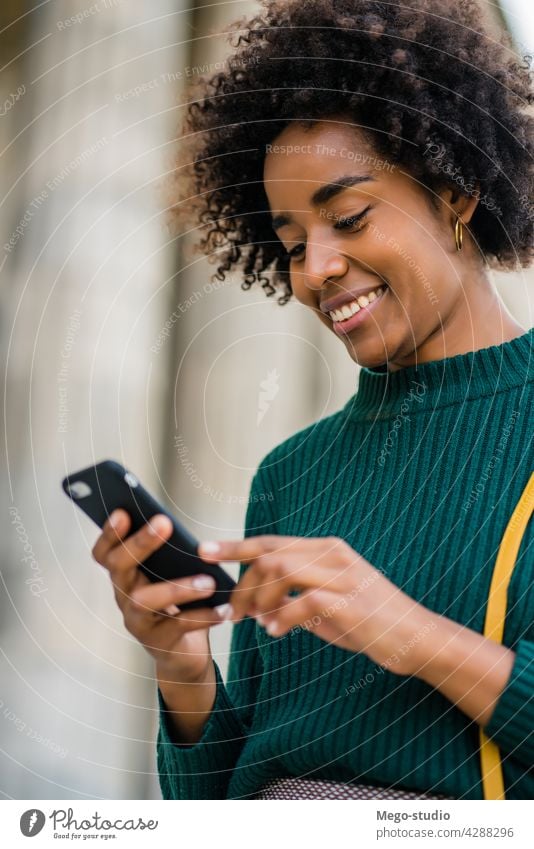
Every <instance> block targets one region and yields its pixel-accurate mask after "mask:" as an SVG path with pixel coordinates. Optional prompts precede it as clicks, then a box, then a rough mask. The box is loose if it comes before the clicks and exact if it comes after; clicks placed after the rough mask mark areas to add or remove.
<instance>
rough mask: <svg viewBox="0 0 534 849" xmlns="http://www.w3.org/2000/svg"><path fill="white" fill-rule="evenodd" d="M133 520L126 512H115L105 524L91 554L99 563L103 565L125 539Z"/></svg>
mask: <svg viewBox="0 0 534 849" xmlns="http://www.w3.org/2000/svg"><path fill="white" fill-rule="evenodd" d="M130 525H131V519H130V516H129V515H128V513H127V512H126V510H114V511H113V512H112V513H111V514H110V515H109V516H108V518H107V521H106V522H104V524H103V526H102V533H101V534H100V536H99V537H98V539H97V541H96V542H95V544H94V546H93V550H92V552H91V554H92V555H93V557H94V559H95V560H96V561H97V563H100V564H102V565H103V563H102V561H103V560H104V559H105V558H106V557H107V555H108V554H109V552H110V551H111V549H112V548H115V546H116V545H118V544H119V543H120V542H121V540H123V539H124V537H125V536H126V534H127V533H128V531H129V530H130Z"/></svg>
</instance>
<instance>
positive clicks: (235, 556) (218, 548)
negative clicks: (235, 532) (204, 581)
mask: <svg viewBox="0 0 534 849" xmlns="http://www.w3.org/2000/svg"><path fill="white" fill-rule="evenodd" d="M301 541H302V540H301V538H300V537H283V536H276V535H267V534H266V535H264V536H257V537H247V538H246V539H243V540H224V541H221V542H213V541H204V542H201V543H200V544H199V547H198V554H199V557H201V558H202V559H203V560H206V561H208V562H210V563H211V562H213V561H219V560H239V561H241V562H245V563H246V562H248V561H249V560H252V559H253V558H254V557H259V555H260V554H264V553H266V552H268V551H277V550H284V549H285V547H286V546H291V545H294V544H295V543H296V542H301Z"/></svg>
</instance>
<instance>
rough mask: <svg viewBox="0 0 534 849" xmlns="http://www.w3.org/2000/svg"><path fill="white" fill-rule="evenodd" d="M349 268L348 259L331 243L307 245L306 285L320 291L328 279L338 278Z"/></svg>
mask: <svg viewBox="0 0 534 849" xmlns="http://www.w3.org/2000/svg"><path fill="white" fill-rule="evenodd" d="M348 269H349V263H348V260H347V258H346V257H345V256H343V254H341V253H339V251H336V250H335V248H332V246H331V245H324V244H318V243H315V244H313V243H310V242H309V241H308V243H307V245H306V259H305V264H304V275H305V282H306V286H307V287H308V288H309V289H312V290H313V291H317V292H318V291H320V290H321V289H322V288H323V286H324V284H325V282H326V281H327V280H334V281H335V280H337V279H340V278H342V277H344V276H345V274H346V273H347V271H348Z"/></svg>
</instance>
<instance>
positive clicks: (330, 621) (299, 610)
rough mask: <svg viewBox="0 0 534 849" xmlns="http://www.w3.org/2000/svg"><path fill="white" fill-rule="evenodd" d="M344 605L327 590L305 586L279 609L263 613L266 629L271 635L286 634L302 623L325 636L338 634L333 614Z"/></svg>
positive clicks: (329, 637) (309, 629)
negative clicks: (302, 590)
mask: <svg viewBox="0 0 534 849" xmlns="http://www.w3.org/2000/svg"><path fill="white" fill-rule="evenodd" d="M341 609H342V604H341V601H340V596H338V595H337V594H336V593H329V592H327V591H326V590H306V591H305V592H303V593H301V594H300V595H299V596H297V597H293V598H292V597H289V598H288V600H287V601H285V602H284V604H282V605H281V606H280V608H279V609H278V611H277V612H276V614H270V615H266V616H264V617H263V622H261V623H260V624H263V625H264V627H265V630H266V631H267V633H268V634H269V635H270V636H271V637H280V636H284V634H286V633H287V632H288V631H290V630H291V629H293V628H296V627H298V626H300V627H301V628H303V629H304V630H307V631H311V632H312V633H314V634H317V636H319V637H322V638H323V639H331V636H332V634H334V633H335V634H338V635H339V628H338V627H336V625H335V619H334V617H335V616H336V614H338V613H339V612H340V610H341Z"/></svg>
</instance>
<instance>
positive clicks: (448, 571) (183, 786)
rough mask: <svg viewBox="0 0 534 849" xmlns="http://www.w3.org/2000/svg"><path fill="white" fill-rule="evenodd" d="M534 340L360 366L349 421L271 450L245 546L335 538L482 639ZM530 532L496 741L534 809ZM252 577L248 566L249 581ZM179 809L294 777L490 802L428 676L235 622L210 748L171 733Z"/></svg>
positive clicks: (258, 479)
mask: <svg viewBox="0 0 534 849" xmlns="http://www.w3.org/2000/svg"><path fill="white" fill-rule="evenodd" d="M532 342H533V330H530V331H528V332H527V333H525V334H524V335H522V336H520V337H519V338H517V339H514V340H512V341H511V342H506V343H504V344H502V345H496V346H493V347H490V348H485V349H482V350H478V351H475V352H471V353H468V354H461V355H458V356H454V357H449V358H446V359H443V360H435V361H433V362H429V363H424V364H422V365H420V366H419V367H416V366H410V367H408V368H405V369H402V370H400V371H396V372H392V373H388V372H387V371H386V370H385V369H384V368H383V367H382V368H378V369H367V368H363V369H362V370H361V372H360V378H359V386H358V391H357V392H356V394H355V395H354V396H353V397H352V398H351V399H350V400H349V401H348V403H347V404H346V405H345V407H344V408H343V409H341V410H340V411H339V412H337V413H335V414H334V415H331V416H328V417H326V418H324V419H321V420H320V421H319V422H317V423H315V424H313V425H312V426H310V427H307V428H306V429H304V430H302V431H300V432H299V433H297V434H295V435H294V436H292V437H290V438H289V439H287V440H286V441H285V442H283V443H282V444H281V445H279V446H277V447H276V448H275V449H273V450H272V451H271V452H270V453H269V454H268V455H267V456H266V457H265V458H264V460H263V461H262V462H261V464H260V466H259V468H258V471H257V473H256V475H255V477H254V480H253V483H252V489H251V499H250V501H249V508H248V511H247V517H246V528H245V535H246V536H256V535H258V534H264V533H275V534H283V535H292V536H303V537H304V536H307V537H314V536H330V535H333V536H337V537H341V538H342V539H344V540H346V541H347V542H348V543H349V544H350V545H351V546H352V547H353V548H354V549H355V550H356V551H358V552H359V553H360V554H362V555H363V556H364V557H365V558H366V559H367V560H368V561H369V562H370V563H372V564H373V565H374V566H376V567H377V568H379V569H381V570H382V571H383V572H384V573H385V574H386V575H387V577H388V578H389V579H390V580H391V581H393V582H394V583H395V584H396V585H397V586H399V587H400V588H401V589H402V590H403V591H404V592H406V593H408V594H409V595H410V596H412V597H413V598H414V599H416V600H417V601H418V602H420V603H421V604H423V605H425V606H426V607H428V608H429V609H430V610H433V611H435V612H437V613H440V614H442V615H443V616H446V617H448V618H450V619H452V620H454V621H455V622H460V623H463V624H464V625H466V626H468V627H469V628H472V629H473V630H474V631H477V632H479V633H482V631H483V627H484V616H485V610H486V603H487V596H488V591H489V586H490V581H491V576H492V571H493V567H494V565H495V559H496V556H497V552H498V548H499V544H500V541H501V538H502V535H503V533H504V530H505V528H506V525H507V522H508V520H509V518H510V516H511V514H512V512H513V510H514V507H515V505H516V504H517V502H518V500H519V498H520V496H521V493H522V492H523V489H524V487H525V486H526V484H527V481H528V479H529V477H530V474H531V472H532V470H533V469H534V452H533V443H532V422H533V415H532V411H533V409H534V403H533V402H534V369H533V358H532V357H533V346H532ZM533 524H534V523H533V522H532V521H531V522H530V523H529V525H528V527H527V530H526V533H525V535H524V537H523V540H522V543H521V547H520V550H519V556H518V559H517V562H516V567H515V570H514V574H513V577H512V581H511V584H510V587H509V593H508V613H507V619H506V625H505V632H504V644H505V645H506V646H508V647H509V648H511V649H512V650H513V651H515V652H516V659H515V663H514V667H513V670H512V675H511V678H510V680H509V682H508V684H507V686H506V688H505V690H504V692H503V693H502V695H501V697H500V699H499V701H498V703H497V706H496V708H495V710H494V713H493V716H492V718H491V721H490V723H489V725H488V726H487V728H486V729H485V730H486V733H487V734H488V735H489V736H491V737H492V738H493V739H494V740H495V742H496V743H497V744H498V745H499V747H500V750H501V756H502V758H503V771H504V779H505V786H506V795H507V798H508V799H532V798H534V592H533V584H534V557H533ZM243 571H244V567H243V566H242V567H241V572H243ZM158 699H159V705H160V709H161V713H160V720H161V721H160V729H159V735H158V742H157V753H158V768H159V774H160V782H161V788H162V792H163V796H164V798H167V799H180V798H182V799H186V798H187V799H215V798H230V799H239V798H247V797H248V798H250V797H251V796H252V795H253V794H254V793H256V792H257V791H258V789H259V788H260V787H261V786H262V785H264V784H265V783H266V782H267V781H268V780H269V779H271V778H276V777H283V776H287V775H299V776H303V777H308V778H314V777H316V778H324V779H328V780H334V781H344V782H354V783H366V784H373V785H378V786H395V787H401V788H405V789H408V790H419V791H426V792H428V793H442V794H444V795H447V796H453V797H456V798H461V799H482V798H483V792H482V783H481V773H480V759H479V749H478V746H479V736H478V725H477V724H476V723H475V722H473V721H471V720H470V719H469V718H468V717H467V716H466V715H465V714H464V713H462V711H460V710H459V709H458V708H457V707H456V706H455V705H454V704H452V702H450V701H449V700H448V699H447V698H446V697H445V696H443V695H442V694H441V693H440V692H439V691H437V690H434V689H433V688H432V687H430V686H429V685H427V684H426V683H424V682H423V681H421V680H420V679H418V678H417V677H415V676H399V675H395V674H394V673H392V672H390V671H387V670H384V669H382V668H380V667H377V665H376V664H375V663H374V662H373V661H371V660H370V659H369V658H368V657H367V656H366V655H365V654H363V653H361V654H360V653H355V652H350V651H347V650H345V649H340V648H337V647H335V646H332V645H331V644H329V643H326V642H325V641H323V640H321V639H320V638H319V637H316V636H315V635H313V634H312V633H311V632H309V631H307V630H303V629H298V628H297V629H293V630H292V631H290V632H289V633H288V634H287V635H285V636H284V637H279V638H276V637H269V636H268V635H267V633H266V632H265V630H264V629H263V628H261V627H260V626H259V625H257V624H256V623H255V621H254V620H252V619H250V618H248V617H247V618H246V619H244V620H243V621H242V622H241V623H239V624H238V625H235V626H234V629H233V633H232V649H231V656H230V663H229V669H228V680H227V684H226V686H225V685H224V684H223V682H222V678H221V675H220V671H219V669H218V667H217V695H216V701H215V704H214V709H213V711H212V713H211V715H210V718H209V720H208V722H207V724H206V726H205V728H204V732H203V736H202V739H201V740H200V741H199V742H198V743H197V744H195V745H193V746H176V745H173V743H172V742H171V740H170V737H169V729H168V725H167V718H166V716H165V713H164V708H165V705H164V703H163V699H162V697H161V693H159V691H158Z"/></svg>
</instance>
